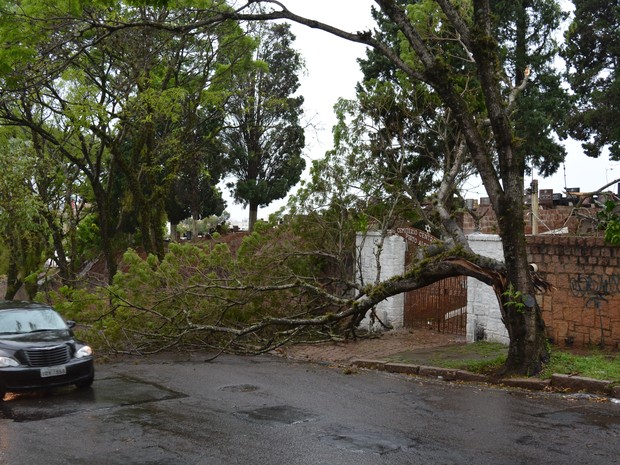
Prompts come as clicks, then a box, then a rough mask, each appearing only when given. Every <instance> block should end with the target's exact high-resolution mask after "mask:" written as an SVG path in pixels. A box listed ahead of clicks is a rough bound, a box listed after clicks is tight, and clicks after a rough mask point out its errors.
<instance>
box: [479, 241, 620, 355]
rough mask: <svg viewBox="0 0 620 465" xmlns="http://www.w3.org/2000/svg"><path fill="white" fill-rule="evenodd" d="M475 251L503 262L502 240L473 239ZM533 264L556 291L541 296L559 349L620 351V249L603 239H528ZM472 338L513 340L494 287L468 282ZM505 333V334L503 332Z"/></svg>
mask: <svg viewBox="0 0 620 465" xmlns="http://www.w3.org/2000/svg"><path fill="white" fill-rule="evenodd" d="M469 240H470V244H471V246H472V249H473V250H474V251H475V252H478V253H480V254H481V255H486V256H489V257H492V258H496V259H499V260H501V259H502V256H501V250H502V247H501V241H500V239H499V237H498V236H494V235H484V234H473V235H470V236H469ZM527 247H528V260H529V261H530V263H534V264H536V266H537V267H538V271H539V273H540V274H541V276H543V277H544V278H546V279H547V280H548V281H549V282H550V283H551V284H552V285H553V286H554V288H555V289H554V290H553V291H550V292H548V293H544V294H540V295H538V296H537V299H538V303H539V305H540V306H541V309H542V312H543V319H544V320H545V325H546V326H547V336H548V337H549V339H550V340H551V341H552V342H553V343H554V344H557V345H559V346H563V347H566V346H571V347H575V348H586V347H592V346H601V347H605V348H607V349H618V348H620V247H611V246H609V245H607V244H605V242H604V241H603V239H601V238H596V237H578V236H565V235H562V236H545V235H538V236H528V237H527ZM467 300H468V311H467V340H468V341H475V340H478V339H481V331H482V330H484V337H482V338H483V339H485V340H492V341H498V342H508V339H507V335H506V333H505V329H504V328H503V324H502V325H501V326H502V327H501V328H500V327H499V324H500V323H501V316H500V309H499V304H498V303H497V299H496V298H495V295H494V293H493V292H492V291H491V288H490V287H489V286H487V285H486V284H483V283H480V282H479V281H477V280H474V279H469V280H468V297H467ZM502 330H503V331H502Z"/></svg>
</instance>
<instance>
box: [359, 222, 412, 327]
mask: <svg viewBox="0 0 620 465" xmlns="http://www.w3.org/2000/svg"><path fill="white" fill-rule="evenodd" d="M380 243H381V233H379V232H376V231H369V232H367V233H366V234H361V233H360V234H358V235H357V240H356V250H357V253H358V260H359V265H360V268H358V271H357V272H358V281H361V282H363V283H364V284H369V283H374V282H375V280H376V278H377V259H376V256H377V253H378V252H379V250H378V249H379V245H380ZM406 248H407V244H406V243H405V240H404V239H403V238H402V237H401V236H398V235H390V236H387V237H386V238H385V239H384V241H383V247H382V249H381V255H380V261H379V263H380V267H381V274H380V278H379V279H380V280H381V281H385V280H386V279H389V278H391V277H393V276H397V275H401V274H403V273H404V272H405V252H406ZM360 272H361V274H360ZM404 308H405V295H404V294H399V295H396V296H394V297H390V298H388V299H386V300H384V301H383V302H381V303H379V304H378V305H377V307H376V313H377V315H378V316H379V318H381V319H382V321H383V322H384V323H389V324H390V325H392V327H394V328H402V327H403V317H404ZM386 320H387V321H386ZM361 326H362V327H366V328H368V329H373V330H374V329H380V328H381V325H380V324H378V323H377V322H375V325H374V327H370V326H371V321H370V319H369V318H368V317H366V318H365V319H364V320H363V321H362V323H361Z"/></svg>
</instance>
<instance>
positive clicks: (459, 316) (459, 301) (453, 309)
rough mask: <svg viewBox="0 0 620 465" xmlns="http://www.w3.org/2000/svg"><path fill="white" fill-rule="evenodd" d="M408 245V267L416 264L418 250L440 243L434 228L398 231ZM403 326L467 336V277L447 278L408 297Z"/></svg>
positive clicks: (406, 260)
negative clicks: (433, 231)
mask: <svg viewBox="0 0 620 465" xmlns="http://www.w3.org/2000/svg"><path fill="white" fill-rule="evenodd" d="M396 232H397V233H398V234H399V235H401V236H402V237H403V238H404V239H405V241H406V243H407V252H406V256H405V267H406V268H407V269H409V268H410V266H411V264H412V263H413V262H414V259H415V253H416V250H417V248H418V247H420V246H425V245H430V244H431V243H432V242H433V241H435V240H437V238H436V237H434V236H433V235H431V234H430V228H426V231H422V230H421V229H417V228H412V227H409V228H397V230H396ZM403 325H404V326H405V327H406V328H419V327H425V328H428V329H433V330H435V331H438V332H441V333H449V334H458V335H465V334H466V331H467V277H466V276H456V277H454V278H446V279H443V280H441V281H438V282H436V283H434V284H431V285H429V286H426V287H423V288H422V289H418V290H415V291H411V292H407V293H406V294H405V308H404V312H403Z"/></svg>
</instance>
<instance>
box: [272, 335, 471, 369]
mask: <svg viewBox="0 0 620 465" xmlns="http://www.w3.org/2000/svg"><path fill="white" fill-rule="evenodd" d="M454 344H465V336H458V335H454V334H441V333H437V332H435V331H430V330H427V329H417V328H416V329H398V330H393V331H387V332H383V333H378V336H377V337H375V338H370V339H368V338H365V339H358V340H350V341H346V342H333V343H321V344H303V345H292V346H287V347H286V348H284V349H283V352H284V354H285V355H286V356H287V357H288V358H292V359H296V360H307V361H311V362H317V363H333V364H350V362H352V361H353V360H359V359H375V360H379V359H388V358H389V357H391V356H395V355H397V354H400V353H402V352H406V351H418V350H425V349H432V348H436V347H443V346H449V345H454Z"/></svg>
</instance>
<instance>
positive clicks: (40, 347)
mask: <svg viewBox="0 0 620 465" xmlns="http://www.w3.org/2000/svg"><path fill="white" fill-rule="evenodd" d="M74 326H75V323H74V322H72V321H68V322H65V321H64V320H63V319H62V317H61V316H60V315H59V314H58V313H57V312H56V311H55V310H54V309H53V308H52V307H50V306H48V305H42V304H38V303H33V302H18V301H4V302H0V400H2V398H3V397H4V394H5V393H6V392H7V391H23V390H31V389H46V388H52V387H57V386H65V385H69V384H74V385H76V386H77V387H78V388H87V387H89V386H90V385H91V384H92V383H93V380H94V378H95V367H94V363H93V354H92V349H91V348H90V347H89V346H87V345H85V344H83V343H82V342H80V341H78V340H76V339H75V337H74V336H73V331H72V330H71V328H73V327H74Z"/></svg>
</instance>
